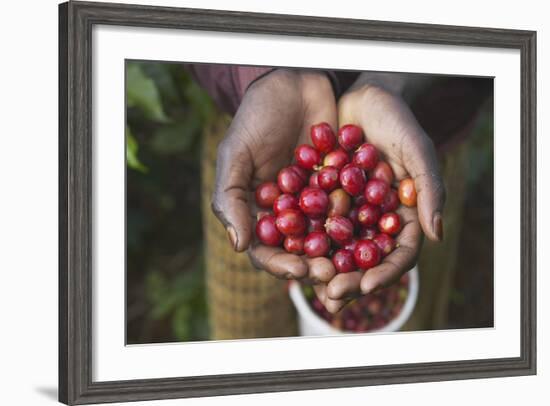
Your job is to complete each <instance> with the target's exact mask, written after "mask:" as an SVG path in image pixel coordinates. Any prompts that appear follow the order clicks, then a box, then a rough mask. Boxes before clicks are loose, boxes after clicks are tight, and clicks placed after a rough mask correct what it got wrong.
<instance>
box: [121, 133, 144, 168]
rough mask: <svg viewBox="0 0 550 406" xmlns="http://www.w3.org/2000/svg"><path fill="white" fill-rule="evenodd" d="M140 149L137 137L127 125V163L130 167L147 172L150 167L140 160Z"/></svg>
mask: <svg viewBox="0 0 550 406" xmlns="http://www.w3.org/2000/svg"><path fill="white" fill-rule="evenodd" d="M138 149H139V146H138V143H137V141H136V139H135V138H134V136H133V135H132V132H131V131H130V128H129V127H128V126H126V164H127V165H128V167H129V168H132V169H134V170H136V171H139V172H142V173H147V172H148V171H149V169H148V168H147V167H146V166H145V165H143V164H142V163H141V162H140V160H139V158H138V156H137V153H138Z"/></svg>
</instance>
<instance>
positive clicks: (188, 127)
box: [151, 114, 200, 155]
mask: <svg viewBox="0 0 550 406" xmlns="http://www.w3.org/2000/svg"><path fill="white" fill-rule="evenodd" d="M199 133H200V119H199V117H197V116H196V115H194V114H189V115H188V116H187V117H186V119H185V120H184V121H181V122H178V123H174V124H172V125H164V126H162V127H160V128H159V129H158V130H157V131H156V132H155V134H154V136H153V139H152V140H151V147H152V149H153V150H154V151H155V152H157V153H159V154H163V155H170V154H177V153H180V152H186V151H188V150H189V149H190V147H191V146H192V145H193V142H194V141H195V139H196V138H197V137H198V135H199Z"/></svg>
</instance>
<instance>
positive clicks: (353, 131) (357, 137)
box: [338, 124, 363, 151]
mask: <svg viewBox="0 0 550 406" xmlns="http://www.w3.org/2000/svg"><path fill="white" fill-rule="evenodd" d="M338 143H339V144H340V146H341V147H342V148H344V149H345V150H346V151H353V150H355V149H356V148H357V147H358V146H359V145H361V144H362V143H363V130H362V129H361V128H360V127H357V126H356V125H353V124H347V125H345V126H343V127H341V128H340V129H339V130H338Z"/></svg>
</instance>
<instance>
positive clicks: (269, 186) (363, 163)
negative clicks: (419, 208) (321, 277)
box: [256, 123, 416, 272]
mask: <svg viewBox="0 0 550 406" xmlns="http://www.w3.org/2000/svg"><path fill="white" fill-rule="evenodd" d="M311 141H312V143H313V146H312V145H308V144H303V145H299V146H298V147H297V148H296V150H295V151H294V157H295V164H293V165H290V166H288V167H285V168H283V169H281V170H280V171H279V174H278V176H277V182H276V183H275V182H265V183H262V184H261V185H259V186H258V187H257V189H256V203H257V205H258V206H259V207H260V209H261V210H264V209H271V210H272V212H266V211H264V212H260V213H259V214H258V222H257V224H256V235H257V236H258V239H259V240H260V241H261V242H262V243H263V244H265V245H269V246H283V247H284V249H285V250H286V251H287V252H289V253H292V254H297V255H303V254H305V255H307V256H308V257H311V258H314V257H327V258H331V259H332V262H333V263H334V266H335V268H336V270H337V272H352V271H355V270H358V269H359V270H362V271H366V270H368V269H370V268H372V267H374V266H376V265H378V264H379V263H380V261H381V260H382V258H383V257H384V256H386V255H388V254H390V253H391V252H392V251H393V250H394V249H395V248H396V241H395V238H396V236H397V235H398V234H399V232H400V231H401V218H400V217H399V215H398V214H397V213H396V212H395V211H396V210H397V209H398V207H399V205H400V203H401V204H403V205H405V206H408V207H414V206H416V190H415V187H414V182H413V180H412V179H410V178H407V179H403V180H401V182H399V184H398V187H397V189H396V188H394V187H393V184H394V180H395V179H394V174H393V171H392V169H391V167H390V165H389V164H388V163H387V162H385V161H383V160H382V159H381V156H380V154H379V153H378V151H377V149H376V148H375V147H374V145H372V144H369V143H368V142H365V137H364V135H363V131H362V129H361V128H360V127H358V126H355V125H351V124H348V125H345V126H343V127H341V128H340V129H339V130H338V136H337V137H336V135H335V134H334V132H333V130H332V128H331V127H330V125H329V124H327V123H320V124H316V125H313V126H312V127H311Z"/></svg>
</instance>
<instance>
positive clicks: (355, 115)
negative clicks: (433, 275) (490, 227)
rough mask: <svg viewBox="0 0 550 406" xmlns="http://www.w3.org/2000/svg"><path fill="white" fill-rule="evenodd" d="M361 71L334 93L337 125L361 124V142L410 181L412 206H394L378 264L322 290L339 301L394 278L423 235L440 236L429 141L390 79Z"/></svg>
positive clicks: (440, 189) (439, 189)
mask: <svg viewBox="0 0 550 406" xmlns="http://www.w3.org/2000/svg"><path fill="white" fill-rule="evenodd" d="M365 75H366V74H363V76H362V77H360V78H359V79H358V81H357V82H356V84H355V85H354V86H352V88H351V89H350V90H349V91H348V92H347V93H346V94H344V95H343V96H342V97H341V98H340V100H339V103H338V121H339V123H340V125H341V126H343V125H345V124H355V125H358V126H360V127H361V128H362V129H363V131H364V133H365V136H366V139H367V142H369V143H371V144H374V145H375V146H376V148H377V149H378V150H379V151H380V152H381V153H382V155H383V158H384V159H385V160H386V161H387V162H388V163H389V165H390V166H391V168H392V169H393V172H394V174H395V178H396V180H397V181H399V180H401V179H404V178H407V177H411V178H412V179H413V180H414V184H415V187H416V191H417V196H418V198H417V207H413V208H408V207H405V206H401V207H400V209H399V210H398V211H397V212H398V214H399V215H400V216H401V219H402V222H403V228H402V231H401V232H400V233H399V235H398V236H397V238H396V241H397V243H398V246H397V248H396V249H395V250H394V251H393V252H392V253H391V254H390V255H388V256H387V257H385V258H384V259H383V261H382V262H381V263H380V264H379V265H377V266H376V267H374V268H371V269H369V270H368V271H367V272H365V273H364V274H363V273H360V272H352V273H346V274H338V275H336V276H335V277H334V278H333V279H332V280H331V281H330V283H329V284H328V286H327V288H326V295H327V297H328V298H330V299H332V300H335V301H338V302H339V303H342V302H344V303H345V301H346V300H349V299H350V298H353V297H355V296H357V295H360V294H368V293H370V292H373V291H375V290H377V289H379V288H381V287H386V286H388V285H391V284H392V283H394V282H396V281H397V280H398V279H399V278H400V277H401V275H403V274H404V273H405V272H407V271H408V270H410V269H411V268H412V267H414V264H415V263H416V260H417V257H418V254H419V252H420V248H421V245H422V238H423V234H424V235H426V236H427V237H428V238H429V239H430V240H433V241H441V240H442V238H443V225H442V212H443V205H444V201H445V189H444V185H443V182H442V180H441V177H440V174H439V170H438V162H437V156H436V153H435V148H434V146H433V143H432V141H431V139H430V138H429V137H428V135H427V134H426V133H425V132H424V130H423V129H422V128H421V127H420V125H419V124H418V122H417V120H416V118H415V117H414V115H413V113H412V112H411V110H410V109H409V107H408V105H407V104H406V102H405V101H404V100H403V99H402V98H401V96H400V95H399V92H398V91H396V90H395V87H392V83H388V84H385V83H384V82H382V83H381V82H379V81H376V82H375V81H369V80H368V77H367V78H365ZM422 231H423V233H422Z"/></svg>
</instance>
